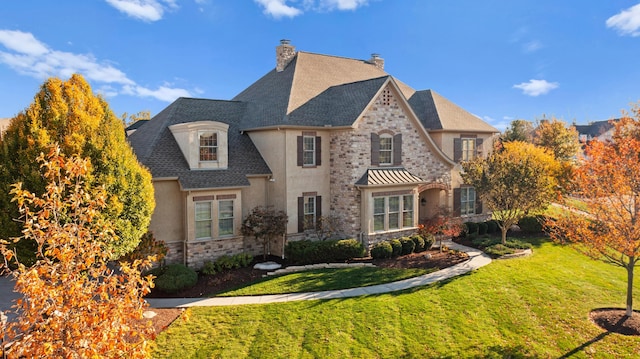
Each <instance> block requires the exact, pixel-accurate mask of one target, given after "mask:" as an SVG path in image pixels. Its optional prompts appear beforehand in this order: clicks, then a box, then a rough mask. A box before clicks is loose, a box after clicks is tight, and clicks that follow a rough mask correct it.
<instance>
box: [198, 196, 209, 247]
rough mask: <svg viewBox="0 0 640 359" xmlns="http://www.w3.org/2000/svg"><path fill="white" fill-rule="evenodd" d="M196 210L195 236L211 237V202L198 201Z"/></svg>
mask: <svg viewBox="0 0 640 359" xmlns="http://www.w3.org/2000/svg"><path fill="white" fill-rule="evenodd" d="M195 211H196V238H211V237H212V222H211V202H198V203H196V206H195Z"/></svg>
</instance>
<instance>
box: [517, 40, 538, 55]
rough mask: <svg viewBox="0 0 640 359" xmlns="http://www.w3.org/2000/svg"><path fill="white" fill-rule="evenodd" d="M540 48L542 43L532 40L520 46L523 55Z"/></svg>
mask: <svg viewBox="0 0 640 359" xmlns="http://www.w3.org/2000/svg"><path fill="white" fill-rule="evenodd" d="M541 48H542V43H541V42H540V41H538V40H532V41H529V42H527V43H525V44H523V45H522V50H523V51H524V52H525V53H528V54H529V53H532V52H536V51H538V50H540V49H541Z"/></svg>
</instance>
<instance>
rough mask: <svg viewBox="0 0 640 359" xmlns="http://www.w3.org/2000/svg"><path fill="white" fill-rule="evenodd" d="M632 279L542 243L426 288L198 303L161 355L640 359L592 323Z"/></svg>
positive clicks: (632, 345)
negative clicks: (353, 295)
mask: <svg viewBox="0 0 640 359" xmlns="http://www.w3.org/2000/svg"><path fill="white" fill-rule="evenodd" d="M638 277H640V276H636V282H635V286H636V293H638V290H637V288H638V286H640V279H638ZM625 279H626V276H625V272H624V270H622V269H621V268H618V267H614V266H610V265H606V264H603V263H600V262H596V261H593V260H590V259H588V258H586V257H584V256H582V255H580V254H578V253H576V252H575V251H573V250H572V249H570V248H567V247H562V246H559V245H555V244H552V243H546V242H544V243H542V244H540V245H537V246H535V247H534V254H533V256H531V257H526V258H518V259H510V260H502V261H494V262H493V263H491V264H490V265H488V266H486V267H483V268H481V269H479V270H477V271H475V272H473V273H471V274H468V275H464V276H462V277H458V278H454V279H451V280H448V281H445V282H443V283H438V284H434V285H431V286H429V287H426V288H420V289H414V290H409V291H404V292H398V293H391V294H384V295H375V296H368V297H359V298H350V299H342V300H327V301H303V302H293V303H281V304H266V305H248V306H233V307H209V308H191V309H188V310H187V311H186V313H185V314H186V315H183V318H181V319H178V320H177V321H175V322H174V323H173V324H172V325H171V326H170V327H169V328H168V329H167V330H166V331H164V332H162V333H161V334H160V335H159V336H158V338H157V340H156V347H155V353H154V357H157V358H401V357H406V358H441V357H445V358H469V357H471V358H487V357H489V358H506V357H511V358H547V357H552V358H558V357H562V356H565V355H566V356H565V357H569V356H571V357H572V358H573V357H576V358H585V357H588V358H591V357H595V358H626V357H639V356H640V338H639V337H625V336H621V335H618V334H608V333H606V332H603V331H602V330H600V329H599V328H598V327H597V326H595V325H594V324H592V323H591V322H589V320H588V315H589V312H590V311H591V310H592V309H594V308H600V307H622V306H623V305H624V300H625V284H626V281H625ZM635 299H636V303H637V306H638V307H640V301H638V299H640V296H639V295H637V294H636V295H635ZM184 318H186V319H184Z"/></svg>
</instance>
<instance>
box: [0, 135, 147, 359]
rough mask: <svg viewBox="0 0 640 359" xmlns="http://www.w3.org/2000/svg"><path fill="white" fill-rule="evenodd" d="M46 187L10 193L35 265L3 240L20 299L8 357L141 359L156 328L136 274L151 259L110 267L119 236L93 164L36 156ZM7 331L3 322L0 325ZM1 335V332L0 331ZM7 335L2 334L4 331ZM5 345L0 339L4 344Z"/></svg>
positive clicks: (54, 154) (52, 154)
mask: <svg viewBox="0 0 640 359" xmlns="http://www.w3.org/2000/svg"><path fill="white" fill-rule="evenodd" d="M37 163H39V164H42V166H41V171H42V176H43V179H44V181H45V184H46V189H45V191H44V193H43V194H42V195H36V194H34V193H32V192H30V191H28V190H25V189H23V187H22V184H21V183H17V184H15V185H14V186H13V189H12V190H11V195H12V196H14V197H13V199H14V201H15V202H16V203H17V205H18V208H19V211H20V213H21V222H22V223H23V224H24V229H23V236H22V237H18V238H17V240H18V241H31V242H33V243H36V247H37V251H36V257H37V261H36V262H35V264H33V265H30V266H25V265H24V264H22V263H20V262H19V261H17V260H16V256H15V252H14V251H11V250H9V249H8V248H7V247H6V244H8V241H4V240H3V241H0V253H2V255H3V256H4V258H5V259H6V260H9V261H12V262H14V263H15V264H16V265H17V269H16V270H15V271H14V276H15V278H16V282H15V287H16V290H17V292H18V293H20V294H21V299H19V300H18V301H17V304H16V307H17V309H18V310H17V315H18V316H17V318H16V319H13V320H11V321H10V322H9V324H8V331H7V332H6V335H7V339H8V340H9V342H11V346H10V347H9V349H8V352H7V353H6V354H7V355H8V357H9V358H144V357H147V354H148V349H149V348H148V344H147V341H148V340H149V339H150V338H151V335H152V330H153V328H152V327H151V326H149V325H148V322H147V323H144V322H143V321H142V320H141V319H142V314H143V310H144V308H145V307H146V303H145V301H144V299H143V296H144V295H145V294H147V293H148V292H149V290H150V286H151V284H152V282H151V279H152V278H151V277H150V276H149V277H142V275H141V274H140V268H144V267H145V266H148V265H149V264H150V262H149V261H150V260H151V259H152V258H147V259H145V260H136V261H134V262H133V263H131V264H130V263H126V262H121V263H120V265H119V267H118V268H117V269H114V268H113V267H111V265H108V264H109V263H110V261H111V257H112V250H111V249H110V248H111V247H110V246H109V245H108V244H109V243H110V242H112V241H113V240H114V239H115V238H116V234H115V232H114V230H113V224H112V223H111V221H110V219H109V218H108V217H106V216H103V215H102V211H103V210H104V209H105V207H106V206H108V203H107V201H106V197H105V192H104V187H102V186H100V187H97V188H96V187H92V186H90V185H88V184H87V183H86V182H85V181H84V179H85V176H86V175H87V174H88V173H90V172H89V169H90V167H91V165H90V162H89V161H87V160H84V159H81V158H79V157H77V156H73V157H65V156H64V155H62V154H60V149H59V148H58V147H57V146H54V147H52V148H51V149H50V151H49V152H48V155H47V156H46V157H45V156H44V154H43V155H41V156H39V158H38V161H37ZM2 326H4V324H3V325H2ZM3 329H4V328H3ZM3 334H5V333H3ZM2 339H4V335H3V338H2Z"/></svg>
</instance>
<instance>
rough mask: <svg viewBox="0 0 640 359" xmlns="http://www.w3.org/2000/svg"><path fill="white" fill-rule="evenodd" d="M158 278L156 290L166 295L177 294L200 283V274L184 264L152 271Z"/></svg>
mask: <svg viewBox="0 0 640 359" xmlns="http://www.w3.org/2000/svg"><path fill="white" fill-rule="evenodd" d="M151 274H154V275H156V276H157V278H156V279H155V280H154V282H155V284H156V288H158V289H159V290H161V291H163V292H166V293H177V292H179V291H180V290H182V289H186V288H191V287H193V286H194V285H196V283H198V274H197V273H196V272H195V271H194V270H193V269H191V268H188V267H187V266H185V265H183V264H170V265H168V266H165V267H159V268H156V269H154V270H152V271H151Z"/></svg>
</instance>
